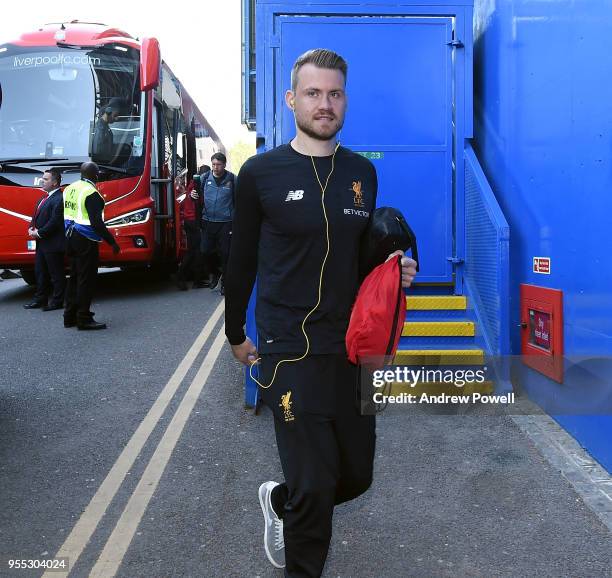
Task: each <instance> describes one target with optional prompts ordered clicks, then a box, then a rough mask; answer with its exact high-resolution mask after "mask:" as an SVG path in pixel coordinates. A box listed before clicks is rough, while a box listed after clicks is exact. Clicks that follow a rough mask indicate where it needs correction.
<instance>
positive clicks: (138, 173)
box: [0, 21, 225, 282]
mask: <svg viewBox="0 0 612 578" xmlns="http://www.w3.org/2000/svg"><path fill="white" fill-rule="evenodd" d="M217 151H221V152H225V151H224V149H223V145H222V144H221V142H220V141H219V138H218V137H217V135H216V134H215V132H214V131H213V129H212V128H211V126H210V125H209V124H208V122H207V121H206V119H205V118H204V116H203V115H202V113H201V112H200V111H199V110H198V108H197V106H196V105H195V103H194V102H193V101H192V100H191V98H190V97H189V95H188V94H187V92H186V91H185V89H184V88H183V86H182V85H181V83H180V82H179V81H178V80H177V79H176V77H175V76H174V75H173V74H172V72H171V70H170V69H169V68H168V67H167V65H166V64H165V63H164V62H163V61H162V60H161V57H160V51H159V45H158V43H157V40H155V39H154V38H145V39H143V40H142V41H139V40H138V39H135V38H133V37H131V36H130V35H129V34H126V33H125V32H123V31H121V30H117V29H115V28H109V27H108V26H105V25H103V24H91V23H84V22H78V21H73V22H70V23H63V24H51V25H46V26H44V27H43V28H41V29H39V30H37V31H35V32H32V33H28V34H23V35H22V36H21V37H20V38H19V39H18V40H16V41H14V42H10V43H8V44H3V45H0V268H7V269H20V270H21V272H22V275H23V277H24V279H25V280H26V281H27V282H32V281H33V279H34V275H33V267H34V253H35V245H34V242H33V241H31V240H29V239H28V236H27V230H28V226H29V223H30V219H31V216H32V213H33V211H34V208H35V206H36V202H37V201H38V200H39V199H40V198H41V196H42V194H43V193H42V192H41V191H40V189H39V188H38V187H39V186H40V183H41V177H42V174H43V172H44V170H45V169H47V168H50V167H58V168H59V169H60V170H61V171H62V184H63V185H66V184H70V183H71V182H73V181H75V180H78V179H79V166H80V165H81V163H83V162H85V161H88V160H92V161H94V162H96V163H97V164H98V165H99V166H100V169H101V172H100V180H99V185H98V189H99V191H100V193H101V194H102V196H103V197H104V199H105V201H106V208H105V211H104V219H105V221H106V225H107V226H108V228H109V230H110V231H111V233H112V234H113V235H114V236H115V238H116V240H117V242H118V243H119V245H120V246H121V253H120V254H119V255H117V256H115V255H113V253H112V251H111V249H110V247H108V246H107V245H106V244H105V243H102V245H101V247H100V263H101V265H103V266H120V267H133V266H151V265H154V266H156V265H159V266H161V267H165V266H168V265H172V264H173V263H176V260H177V259H178V257H179V253H180V251H181V244H182V243H181V239H182V233H181V226H180V220H179V219H180V217H179V205H180V202H181V201H182V198H183V197H181V196H179V194H178V192H177V190H176V189H175V187H174V177H175V176H176V175H178V174H180V173H181V172H182V171H184V170H185V169H186V170H187V172H188V174H193V173H195V172H196V171H197V166H198V165H200V164H204V163H208V162H209V159H210V155H211V154H213V153H214V152H217Z"/></svg>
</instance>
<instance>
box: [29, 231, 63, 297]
mask: <svg viewBox="0 0 612 578" xmlns="http://www.w3.org/2000/svg"><path fill="white" fill-rule="evenodd" d="M39 243H40V241H39ZM34 272H35V274H36V294H35V295H34V301H36V302H37V303H47V302H48V298H49V297H50V300H49V304H50V305H63V304H64V290H65V288H66V275H65V273H64V253H63V252H57V251H44V250H43V249H40V248H37V249H36V264H35V266H34Z"/></svg>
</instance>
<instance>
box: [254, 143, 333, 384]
mask: <svg viewBox="0 0 612 578" xmlns="http://www.w3.org/2000/svg"><path fill="white" fill-rule="evenodd" d="M339 147H340V143H337V144H336V148H335V149H334V154H333V155H332V166H331V171H329V175H327V179H325V186H323V183H321V179H320V178H319V172H318V171H317V167H316V165H315V162H314V157H313V156H312V155H310V160H311V161H312V168H313V169H314V173H315V176H316V177H317V182H318V183H319V187H321V206H322V208H323V218H324V219H325V238H326V240H327V249H326V251H325V257H324V258H323V262H322V263H321V272H320V274H319V297H318V299H317V303H316V304H315V306H314V307H313V308H312V309H311V310H310V311H309V312H308V314H307V315H306V317H304V321H302V333H303V334H304V337H305V338H306V351H305V352H304V354H303V355H302V356H301V357H297V358H295V359H281V360H280V361H279V362H278V363H277V364H276V367H275V368H274V373H273V374H272V381H271V382H270V383H269V384H268V385H264V384H263V383H261V382H259V381H258V380H257V378H256V377H254V376H253V367H254V366H255V365H257V362H258V361H259V360H260V359H261V358H259V357H258V358H257V359H255V360H254V361H252V362H251V366H250V367H249V375H250V376H251V379H252V380H253V381H254V382H255V383H257V385H259V386H260V387H262V388H263V389H268V388H269V387H271V386H272V384H273V383H274V380H275V379H276V373H277V371H278V368H279V366H280V365H281V363H294V362H297V361H302V359H304V358H305V357H306V356H307V355H308V353H309V351H310V339H309V338H308V334H307V333H306V329H305V325H306V321H308V318H309V317H310V316H311V315H312V314H313V313H314V312H315V311H316V310H317V308H318V307H319V305H320V304H321V293H322V289H323V272H324V271H325V264H326V263H327V258H328V256H329V250H330V242H329V220H328V219H327V211H326V209H325V191H326V190H327V185H328V184H329V179H330V178H331V176H332V174H333V173H334V167H335V160H336V152H338V148H339Z"/></svg>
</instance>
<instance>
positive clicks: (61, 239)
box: [24, 167, 66, 311]
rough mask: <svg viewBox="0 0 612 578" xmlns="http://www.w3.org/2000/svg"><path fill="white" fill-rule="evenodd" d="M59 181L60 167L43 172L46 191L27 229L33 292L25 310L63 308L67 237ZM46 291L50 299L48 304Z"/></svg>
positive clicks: (60, 177)
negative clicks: (33, 249) (33, 252)
mask: <svg viewBox="0 0 612 578" xmlns="http://www.w3.org/2000/svg"><path fill="white" fill-rule="evenodd" d="M61 182H62V173H61V172H60V170H59V169H57V168H55V167H54V168H51V169H49V170H47V171H45V172H44V173H43V176H42V190H43V191H45V193H47V194H46V196H44V197H43V198H42V199H41V200H40V201H39V202H38V205H37V206H36V211H35V212H34V215H33V217H32V221H31V223H30V228H29V229H28V235H29V237H30V238H32V239H35V241H36V262H35V265H34V272H35V274H36V294H35V295H34V299H33V300H32V301H31V302H30V303H28V304H27V305H24V308H25V309H38V308H42V310H43V311H54V310H55V309H63V307H64V289H65V287H66V275H65V274H64V252H65V250H66V237H65V236H64V203H63V199H62V191H61V190H60V184H61ZM49 294H51V300H50V301H49V303H48V304H47V300H48V296H49Z"/></svg>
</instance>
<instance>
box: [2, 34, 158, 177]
mask: <svg viewBox="0 0 612 578" xmlns="http://www.w3.org/2000/svg"><path fill="white" fill-rule="evenodd" d="M2 48H3V49H4V50H3V49H2ZM2 48H0V95H1V96H0V163H2V162H3V161H5V162H8V160H10V161H11V162H18V161H19V159H24V162H32V161H33V160H34V159H40V160H41V161H45V162H49V161H51V164H53V162H52V161H54V160H55V161H57V164H58V165H66V164H71V163H75V164H77V163H81V162H84V161H87V160H93V161H95V162H97V163H99V164H101V165H106V166H108V167H109V168H111V167H112V168H114V169H116V172H117V173H119V174H121V173H124V174H139V173H141V172H142V170H143V167H144V150H145V146H144V143H145V128H146V122H145V118H146V117H145V113H144V108H145V98H144V94H143V93H142V92H141V91H140V80H139V68H140V67H139V54H138V51H137V50H134V49H132V48H128V47H125V46H119V45H106V46H103V47H96V48H87V49H82V48H64V47H61V46H58V47H54V48H51V47H44V48H41V47H38V48H26V47H20V46H14V45H5V46H4V47H2Z"/></svg>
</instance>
